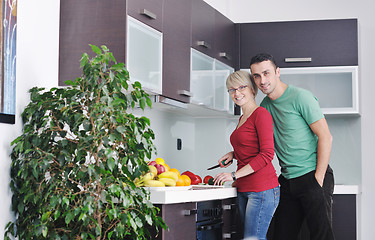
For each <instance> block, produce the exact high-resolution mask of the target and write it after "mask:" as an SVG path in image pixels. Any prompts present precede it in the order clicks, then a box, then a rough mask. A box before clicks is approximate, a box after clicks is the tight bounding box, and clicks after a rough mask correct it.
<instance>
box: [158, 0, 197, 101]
mask: <svg viewBox="0 0 375 240" xmlns="http://www.w3.org/2000/svg"><path fill="white" fill-rule="evenodd" d="M190 21H191V1H186V0H164V7H163V67H162V68H163V74H162V77H163V87H162V89H163V91H162V95H163V96H165V97H168V98H171V99H174V100H177V101H180V102H184V103H189V102H190V96H191V93H190Z"/></svg>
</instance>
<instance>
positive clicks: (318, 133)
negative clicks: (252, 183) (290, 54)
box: [250, 54, 334, 240]
mask: <svg viewBox="0 0 375 240" xmlns="http://www.w3.org/2000/svg"><path fill="white" fill-rule="evenodd" d="M250 70H251V75H252V76H253V78H254V80H255V83H256V85H257V87H258V88H259V89H260V90H261V91H262V92H263V93H264V94H266V95H267V96H266V97H265V98H264V99H263V101H262V103H261V106H262V107H264V108H266V109H267V110H268V111H269V112H270V113H271V115H272V118H273V121H274V141H275V151H276V154H277V157H278V159H279V163H280V166H281V175H280V176H279V183H280V187H281V188H280V203H279V206H278V207H277V209H276V212H275V215H274V219H273V225H274V226H273V227H271V228H274V229H273V232H272V233H270V235H272V236H273V239H281V240H286V239H287V240H293V239H298V234H299V232H300V229H301V226H302V223H303V221H305V220H306V222H307V226H308V228H309V232H310V239H311V240H325V239H327V240H328V239H334V236H333V232H332V201H333V200H332V199H333V188H334V178H333V171H332V169H331V168H330V167H329V165H328V163H329V158H330V154H331V147H332V136H331V133H330V131H329V128H328V125H327V121H326V120H325V118H324V115H323V113H322V111H321V109H320V107H319V103H318V101H317V99H316V98H315V97H314V96H313V95H312V94H311V92H309V91H307V90H305V89H301V88H297V87H294V86H291V85H287V84H285V83H284V82H282V81H281V80H280V68H279V67H278V66H277V64H276V62H275V60H274V58H273V56H271V55H269V54H258V55H256V56H254V57H253V58H252V59H251V63H250ZM271 228H270V231H271Z"/></svg>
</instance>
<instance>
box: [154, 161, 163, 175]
mask: <svg viewBox="0 0 375 240" xmlns="http://www.w3.org/2000/svg"><path fill="white" fill-rule="evenodd" d="M155 167H156V170H158V175H159V174H160V173H163V172H165V167H164V166H163V165H161V164H156V165H155Z"/></svg>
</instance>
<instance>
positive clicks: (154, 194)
mask: <svg viewBox="0 0 375 240" xmlns="http://www.w3.org/2000/svg"><path fill="white" fill-rule="evenodd" d="M150 192H151V194H150V201H151V203H153V204H173V203H184V202H200V201H208V200H215V199H226V198H233V197H237V191H236V188H233V187H223V188H212V189H195V190H193V188H192V187H189V188H186V187H185V188H184V187H179V188H164V189H162V188H158V189H157V190H156V189H150ZM334 194H335V195H338V194H355V195H357V194H360V189H359V186H358V185H335V191H334Z"/></svg>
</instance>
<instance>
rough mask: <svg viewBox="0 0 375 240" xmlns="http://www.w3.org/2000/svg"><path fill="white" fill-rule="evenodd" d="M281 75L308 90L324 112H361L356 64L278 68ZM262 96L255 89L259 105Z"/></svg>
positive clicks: (282, 78) (347, 114)
mask: <svg viewBox="0 0 375 240" xmlns="http://www.w3.org/2000/svg"><path fill="white" fill-rule="evenodd" d="M280 74H281V76H280V78H281V80H282V81H283V82H285V83H286V84H291V85H294V86H297V87H301V88H304V89H307V90H309V91H311V92H312V93H313V94H314V96H315V97H316V98H317V99H318V101H319V105H320V107H321V108H322V111H323V113H324V114H325V115H342V116H344V115H346V116H350V115H353V116H357V115H359V114H360V109H359V97H358V66H334V67H297V68H281V69H280ZM264 97H265V95H264V94H263V93H262V92H261V91H258V94H257V96H256V98H255V100H256V102H257V103H258V104H260V103H261V101H262V99H263V98H264Z"/></svg>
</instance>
